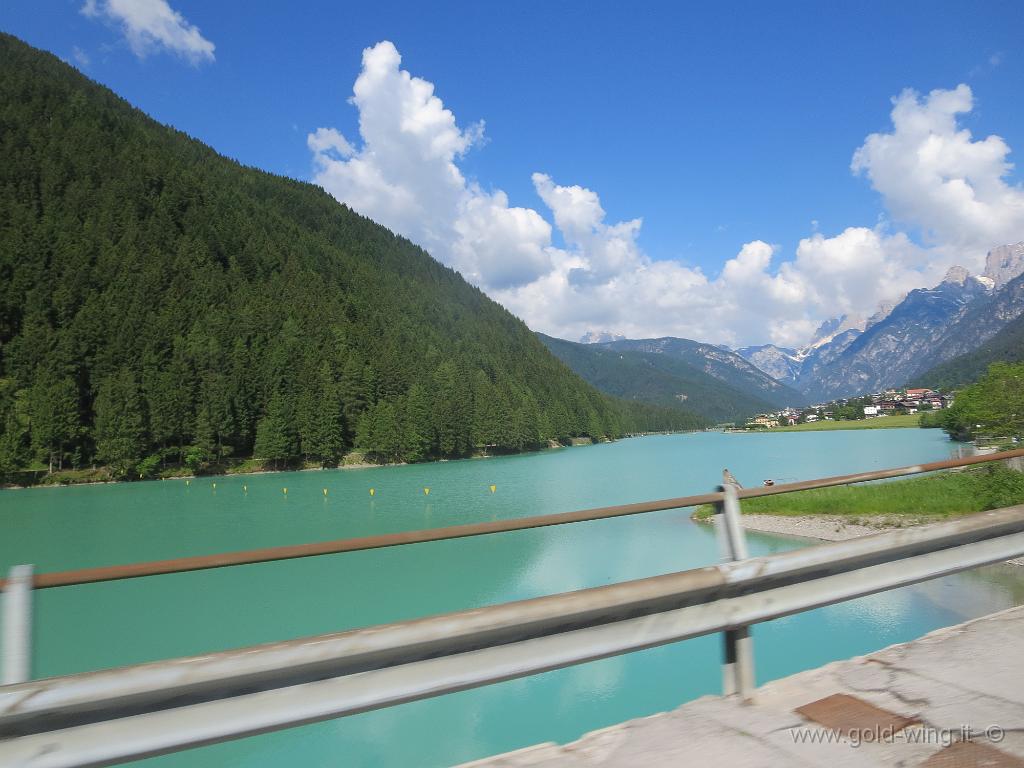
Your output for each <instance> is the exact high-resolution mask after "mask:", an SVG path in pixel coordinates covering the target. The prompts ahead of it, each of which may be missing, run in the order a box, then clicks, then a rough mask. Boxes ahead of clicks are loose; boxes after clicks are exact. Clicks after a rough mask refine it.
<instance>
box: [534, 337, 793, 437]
mask: <svg viewBox="0 0 1024 768" xmlns="http://www.w3.org/2000/svg"><path fill="white" fill-rule="evenodd" d="M537 335H538V336H539V338H540V339H541V341H543V342H544V344H545V345H547V347H548V349H550V350H551V352H553V353H554V354H555V356H556V357H558V358H559V359H560V360H562V362H564V363H565V364H566V365H568V366H569V367H570V368H571V369H572V370H573V371H574V372H576V373H577V374H578V375H580V376H581V377H582V378H583V379H584V380H585V381H587V382H588V383H590V384H592V385H593V386H595V387H597V388H598V389H599V390H601V391H603V392H605V393H607V394H612V395H615V396H616V397H621V398H624V399H627V400H635V401H639V402H646V403H651V404H654V405H661V406H667V407H685V408H687V409H689V410H690V411H692V412H694V413H697V414H699V415H701V416H703V417H705V418H707V419H710V420H711V421H713V422H741V421H744V420H746V419H747V418H748V417H750V416H753V415H754V414H756V413H760V412H764V411H771V410H775V409H777V408H778V407H780V406H783V405H787V404H790V403H791V402H793V401H801V400H802V396H801V395H800V393H798V392H796V391H795V390H792V389H790V388H789V387H786V386H785V385H783V384H780V383H779V382H777V381H775V380H774V379H772V378H771V377H770V376H768V375H766V374H765V373H764V372H763V371H760V370H758V369H757V368H756V367H755V366H753V365H751V364H750V363H748V362H747V361H745V360H743V359H742V358H741V357H740V356H739V355H737V354H735V353H734V352H730V351H728V350H724V349H722V348H720V347H717V346H714V345H711V344H702V343H700V342H696V341H690V340H688V339H676V338H670V337H666V338H661V339H639V340H631V339H620V340H618V341H612V342H605V343H593V344H583V343H575V342H571V341H565V340H563V339H556V338H552V337H550V336H545V335H544V334H537Z"/></svg>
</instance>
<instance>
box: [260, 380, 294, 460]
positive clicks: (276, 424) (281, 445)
mask: <svg viewBox="0 0 1024 768" xmlns="http://www.w3.org/2000/svg"><path fill="white" fill-rule="evenodd" d="M296 450H297V446H296V440H295V434H294V432H293V430H292V428H291V425H290V421H289V414H288V412H287V408H286V407H285V401H284V398H283V397H282V396H281V394H280V393H278V392H275V393H274V395H273V396H272V397H271V398H270V403H269V404H268V405H267V412H266V413H265V414H264V415H263V418H262V419H260V420H259V423H258V424H257V425H256V445H255V447H254V448H253V456H254V457H255V458H257V459H262V460H263V461H269V462H270V463H271V465H272V466H273V467H274V468H275V469H280V468H281V467H282V466H284V465H285V464H286V463H287V462H288V461H290V460H291V459H292V458H293V457H294V456H295V453H296Z"/></svg>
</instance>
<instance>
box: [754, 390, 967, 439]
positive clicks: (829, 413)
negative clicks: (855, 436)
mask: <svg viewBox="0 0 1024 768" xmlns="http://www.w3.org/2000/svg"><path fill="white" fill-rule="evenodd" d="M952 404H953V395H952V394H943V393H942V392H939V391H938V390H934V389H927V388H923V387H922V388H916V389H887V390H885V391H884V392H876V393H873V394H870V395H864V396H862V397H850V398H843V399H840V400H832V401H829V402H827V403H818V404H816V405H809V406H806V407H803V408H793V407H787V408H783V409H782V410H781V411H777V412H775V413H759V414H758V415H757V416H755V417H754V418H752V419H750V420H748V421H747V423H746V424H745V425H744V427H743V428H744V429H747V430H757V429H774V428H776V427H786V426H789V427H792V426H796V425H797V424H810V423H813V422H816V421H855V420H859V419H884V418H885V417H887V416H897V415H905V414H914V413H919V412H921V411H938V410H942V409H943V408H949V407H950V406H951V405H952Z"/></svg>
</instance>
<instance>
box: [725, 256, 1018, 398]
mask: <svg viewBox="0 0 1024 768" xmlns="http://www.w3.org/2000/svg"><path fill="white" fill-rule="evenodd" d="M1022 274H1024V242H1020V243H1015V244H1009V245H1002V246H998V247H996V248H993V249H992V250H991V251H990V252H989V254H988V257H987V259H986V263H985V270H984V272H983V273H982V274H981V275H971V274H970V273H969V272H968V271H967V270H966V269H964V268H963V267H959V266H956V267H952V268H951V269H950V270H949V271H948V272H947V274H946V276H945V278H944V279H943V280H942V282H941V283H939V285H937V286H935V287H934V288H928V289H924V288H921V289H917V290H914V291H911V292H910V293H908V294H907V295H906V296H904V297H903V298H902V299H901V300H900V301H899V302H895V303H894V304H892V305H882V306H880V307H879V311H878V312H876V313H875V314H874V315H872V316H871V317H870V318H868V319H867V320H865V321H857V320H847V319H846V318H845V317H840V318H836V319H835V320H833V321H830V322H829V323H826V324H823V325H822V327H821V328H820V329H819V331H818V333H817V334H816V340H815V341H814V342H813V343H812V344H810V345H808V346H806V347H803V348H802V349H799V350H793V349H785V348H780V347H775V346H773V345H761V346H759V347H745V348H743V349H740V350H738V352H739V354H741V355H743V357H744V358H746V359H747V360H749V361H750V362H752V363H753V364H755V365H758V366H759V367H761V369H762V370H764V371H765V372H767V373H769V374H770V375H774V376H776V377H777V378H779V380H780V381H782V382H784V383H786V384H789V385H791V386H793V387H795V388H796V389H798V390H800V391H801V392H803V393H804V394H805V395H806V396H807V397H809V398H810V399H812V400H828V399H833V398H837V397H844V396H849V395H855V394H861V393H864V392H869V391H877V390H880V389H886V388H888V387H896V386H902V385H904V384H905V383H906V382H907V381H909V380H914V379H915V378H916V377H919V376H920V375H921V374H922V373H923V372H925V371H927V370H928V369H930V368H932V367H933V366H936V365H939V364H941V363H944V362H945V361H948V360H951V359H953V358H955V357H956V356H958V355H962V354H968V353H970V352H972V351H973V350H975V349H977V348H978V346H979V345H982V344H984V343H985V342H986V341H987V340H988V339H990V338H992V337H993V336H995V335H996V334H997V333H999V331H1000V330H1001V329H1003V328H1005V327H1007V325H1008V324H1009V323H1011V322H1013V321H1014V320H1015V319H1016V318H1018V317H1019V316H1020V315H1021V314H1022V313H1024V277H1022Z"/></svg>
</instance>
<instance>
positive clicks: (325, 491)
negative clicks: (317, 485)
mask: <svg viewBox="0 0 1024 768" xmlns="http://www.w3.org/2000/svg"><path fill="white" fill-rule="evenodd" d="M326 495H327V489H326V488H324V496H326Z"/></svg>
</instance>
